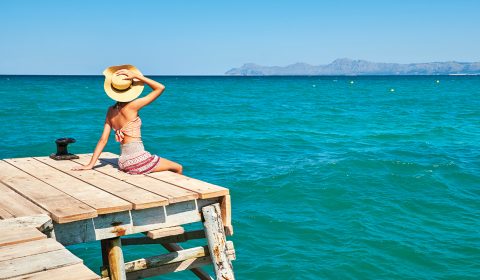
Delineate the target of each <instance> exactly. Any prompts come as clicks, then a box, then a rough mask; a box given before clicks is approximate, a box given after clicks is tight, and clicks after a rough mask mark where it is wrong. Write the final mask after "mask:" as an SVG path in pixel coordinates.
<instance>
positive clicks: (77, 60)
mask: <svg viewBox="0 0 480 280" xmlns="http://www.w3.org/2000/svg"><path fill="white" fill-rule="evenodd" d="M479 11H480V1H473V0H471V1H462V0H458V1H427V0H423V1H422V0H417V1H411V0H403V1H400V0H399V1H393V0H390V1H389V0H383V1H368V0H366V1H353V0H351V1H347V0H343V1H342V0H338V1H333V0H330V1H320V0H317V1H301V0H297V1H282V0H277V1H261V0H257V1H248V0H243V1H235V2H233V1H198V0H197V1H182V0H177V1H171V0H170V1H153V0H152V1H91V0H83V1H65V0H64V1H53V0H52V1H48V0H45V1H38V0H37V1H23V0H15V1H0V26H1V28H0V38H1V41H0V74H101V72H102V71H103V69H104V68H105V67H106V66H108V65H117V64H123V63H130V64H134V65H136V66H137V67H139V68H140V69H141V70H142V71H143V72H144V73H145V74H158V75H178V74H180V75H189V74H193V75H208V74H215V75H218V74H223V73H224V72H225V71H227V70H229V69H230V68H232V67H238V66H241V65H242V64H243V63H247V62H254V63H258V64H262V65H282V66H283V65H287V64H292V63H295V62H306V63H310V64H314V65H318V64H327V63H330V62H331V61H332V60H334V59H336V58H343V57H348V58H354V59H366V60H370V61H377V62H399V63H408V62H430V61H449V60H457V61H480V36H478V34H479V33H478V32H479V31H478V30H480V17H479V16H478V12H479Z"/></svg>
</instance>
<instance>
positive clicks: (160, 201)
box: [74, 154, 169, 209]
mask: <svg viewBox="0 0 480 280" xmlns="http://www.w3.org/2000/svg"><path fill="white" fill-rule="evenodd" d="M79 157H80V158H79V159H75V160H74V161H75V162H77V163H80V164H86V163H88V162H89V161H90V155H88V154H86V155H79ZM94 170H95V171H97V172H100V173H102V174H103V175H107V176H108V179H109V180H111V182H118V181H122V182H124V183H126V184H129V187H128V188H126V189H125V191H127V190H128V192H125V195H127V194H129V195H130V199H131V200H132V199H135V201H136V205H137V206H136V208H135V209H146V208H151V207H157V206H163V205H168V204H169V201H168V198H166V197H164V196H162V195H161V194H159V193H154V192H152V191H150V190H149V188H150V187H151V186H153V185H152V184H153V183H152V182H151V181H146V180H145V176H144V175H130V174H127V173H124V172H122V171H120V170H118V168H116V167H115V166H113V165H111V164H108V163H103V162H101V163H100V164H97V165H96V166H95V167H94ZM145 186H146V187H145ZM140 203H143V205H141V204H140ZM139 206H141V207H139Z"/></svg>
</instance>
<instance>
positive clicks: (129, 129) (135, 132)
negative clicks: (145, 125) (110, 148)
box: [115, 116, 142, 142]
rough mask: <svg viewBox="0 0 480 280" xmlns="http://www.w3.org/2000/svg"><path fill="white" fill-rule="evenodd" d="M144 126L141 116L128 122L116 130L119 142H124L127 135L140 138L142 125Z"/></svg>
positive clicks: (116, 138)
mask: <svg viewBox="0 0 480 280" xmlns="http://www.w3.org/2000/svg"><path fill="white" fill-rule="evenodd" d="M141 126H142V120H141V119H140V116H137V117H136V118H135V119H133V120H131V121H129V122H127V123H126V124H125V125H124V126H123V127H122V128H120V129H117V130H115V140H117V142H123V138H125V135H127V136H130V137H135V138H140V137H141V134H140V127H141Z"/></svg>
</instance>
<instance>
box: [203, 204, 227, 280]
mask: <svg viewBox="0 0 480 280" xmlns="http://www.w3.org/2000/svg"><path fill="white" fill-rule="evenodd" d="M202 213H203V218H204V219H205V221H204V222H203V226H204V228H205V235H206V237H207V241H208V249H209V251H210V255H211V257H212V262H213V267H214V268H215V274H216V278H217V279H222V280H233V279H235V277H234V275H233V266H232V262H231V261H230V259H229V258H228V256H227V244H226V240H225V232H224V228H223V222H222V219H221V215H222V214H221V211H220V205H219V204H218V203H216V204H213V205H209V206H205V207H203V208H202Z"/></svg>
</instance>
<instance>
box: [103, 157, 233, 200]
mask: <svg viewBox="0 0 480 280" xmlns="http://www.w3.org/2000/svg"><path fill="white" fill-rule="evenodd" d="M100 160H101V161H104V162H108V163H111V164H114V165H116V164H117V162H118V155H116V154H113V153H107V152H105V153H102V155H101V156H100ZM145 176H147V177H151V178H154V179H157V180H159V181H162V182H165V183H168V185H165V186H170V188H172V187H171V185H173V186H176V187H179V188H182V189H184V190H187V191H190V192H195V193H197V194H198V195H199V197H200V198H202V199H206V198H212V197H219V196H222V195H227V194H229V190H228V189H227V188H224V187H220V186H217V185H214V184H210V183H207V182H204V181H201V180H198V179H194V178H190V177H187V176H184V175H180V174H177V173H174V172H170V171H163V172H153V173H148V174H146V175H145Z"/></svg>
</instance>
